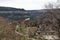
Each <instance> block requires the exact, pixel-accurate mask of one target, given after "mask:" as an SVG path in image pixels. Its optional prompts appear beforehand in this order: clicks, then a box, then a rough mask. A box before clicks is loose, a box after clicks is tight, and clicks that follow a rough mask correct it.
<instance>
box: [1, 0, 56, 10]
mask: <svg viewBox="0 0 60 40" xmlns="http://www.w3.org/2000/svg"><path fill="white" fill-rule="evenodd" d="M54 1H55V0H0V6H8V7H16V8H24V9H29V10H30V9H42V8H43V6H44V4H46V3H47V2H54Z"/></svg>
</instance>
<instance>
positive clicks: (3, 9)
mask: <svg viewBox="0 0 60 40" xmlns="http://www.w3.org/2000/svg"><path fill="white" fill-rule="evenodd" d="M19 10H20V11H25V9H19V8H12V7H0V11H19Z"/></svg>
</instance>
